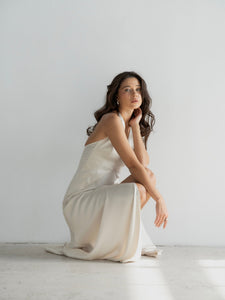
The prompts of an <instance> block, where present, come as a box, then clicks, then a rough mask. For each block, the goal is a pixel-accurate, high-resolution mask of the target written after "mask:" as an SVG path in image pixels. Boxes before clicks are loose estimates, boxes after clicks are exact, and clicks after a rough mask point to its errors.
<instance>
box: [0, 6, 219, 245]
mask: <svg viewBox="0 0 225 300" xmlns="http://www.w3.org/2000/svg"><path fill="white" fill-rule="evenodd" d="M224 30H225V2H224V1H222V0H212V1H209V0H208V1H207V0H204V1H203V0H202V1H198V0H197V1H189V0H186V1H176V0H171V1H167V0H162V1H156V0H155V1H153V0H148V1H144V0H140V1H131V0H123V1H121V0H116V1H115V0H114V1H105V0H92V1H82V0H77V1H46V0H42V1H28V0H27V1H25V0H21V1H13V0H12V1H6V0H5V1H0V39H1V40H0V41H1V47H0V59H1V62H0V63H1V65H0V80H1V81H0V82H1V89H0V93H1V94H0V97H1V110H0V132H1V161H0V163H1V168H0V172H1V189H0V197H1V206H0V241H1V242H65V241H68V240H69V230H68V228H67V225H66V223H65V221H64V217H63V214H62V200H63V196H64V194H65V191H66V189H67V187H68V185H69V183H70V180H71V179H72V177H73V175H74V173H75V171H76V168H77V166H78V163H79V159H80V156H81V153H82V150H83V145H84V143H85V141H86V139H87V135H86V129H87V127H88V126H90V125H94V124H95V119H94V115H93V113H94V111H95V110H97V109H98V108H100V107H101V106H102V105H103V103H104V99H105V94H106V91H107V89H106V86H107V84H109V83H110V82H111V80H112V79H113V77H114V76H115V75H117V74H118V73H120V72H123V71H131V70H132V71H136V72H137V73H139V74H140V75H141V76H143V78H144V79H145V81H146V83H147V86H148V89H149V93H150V95H151V97H152V99H153V105H152V108H151V109H152V111H153V113H154V114H155V116H156V124H155V127H154V132H153V133H152V134H151V135H150V138H149V140H148V153H149V155H150V164H149V167H150V168H151V169H152V171H153V172H154V173H155V175H156V179H157V188H158V190H159V191H160V192H161V194H162V195H163V196H164V199H165V201H166V203H167V208H168V212H169V221H168V225H167V227H166V229H163V228H162V226H161V227H160V228H157V227H155V226H154V220H155V201H154V200H152V199H151V200H150V202H148V204H147V205H146V206H145V208H144V210H143V212H142V214H143V221H144V224H145V226H146V229H147V231H148V233H149V235H150V237H151V238H152V240H153V242H154V243H155V244H157V245H211V246H212V245H215V246H224V245H225V240H224V238H223V235H224V232H223V228H224V227H225V215H224V209H225V197H224V186H225V180H224V168H225V159H224V153H225V142H224V130H225V118H224V113H225V90H224V86H225V59H224V53H225V40H224V38H223V36H224ZM123 174H124V177H125V176H128V175H129V173H128V170H127V169H124V170H123ZM121 180H123V178H121Z"/></svg>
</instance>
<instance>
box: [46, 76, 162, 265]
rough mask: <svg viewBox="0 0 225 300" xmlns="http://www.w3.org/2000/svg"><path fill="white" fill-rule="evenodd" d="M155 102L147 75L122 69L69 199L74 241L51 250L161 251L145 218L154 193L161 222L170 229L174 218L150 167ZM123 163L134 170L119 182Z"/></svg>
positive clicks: (79, 253)
mask: <svg viewBox="0 0 225 300" xmlns="http://www.w3.org/2000/svg"><path fill="white" fill-rule="evenodd" d="M151 102H152V100H151V98H150V96H149V94H148V91H147V87H146V83H145V81H144V79H143V78H141V76H140V75H138V74H137V73H135V72H123V73H120V74H118V75H117V76H116V77H115V78H114V79H113V80H112V83H111V84H110V85H108V91H107V95H106V103H105V104H104V106H103V107H102V108H101V109H99V110H97V111H96V112H95V114H94V115H95V118H96V120H97V123H96V124H95V125H94V126H93V128H92V130H91V127H89V128H88V129H87V134H88V136H89V137H88V139H87V141H86V143H85V145H84V150H83V153H82V156H81V159H80V162H79V165H78V168H77V171H76V173H75V175H74V177H73V178H72V180H71V182H70V185H69V187H68V189H67V191H66V194H65V197H64V200H63V214H64V217H65V219H66V222H67V224H68V226H69V229H70V234H71V242H70V243H65V244H64V246H60V247H48V248H46V251H48V252H52V253H55V254H59V255H65V256H69V257H73V258H77V259H84V260H94V259H107V260H112V261H118V262H123V263H124V262H132V261H137V260H139V259H140V258H141V255H147V256H153V257H155V256H157V255H158V254H159V253H160V254H161V252H162V250H158V249H157V248H156V246H155V245H154V244H153V243H152V241H151V239H150V237H149V236H148V235H147V233H146V231H145V228H144V225H143V223H142V220H141V210H142V208H143V207H144V205H145V204H146V203H147V201H148V200H149V199H150V197H152V198H153V199H154V200H155V201H156V219H155V226H157V227H160V226H161V225H162V224H163V228H165V227H166V225H167V220H168V219H167V217H168V212H167V208H166V204H165V201H164V199H163V197H162V195H161V194H160V193H159V191H158V190H157V189H156V179H155V175H154V174H153V172H152V171H151V170H150V169H149V168H148V167H147V165H148V164H149V156H148V153H147V150H146V149H147V146H146V145H147V139H148V137H149V134H150V132H151V131H152V128H153V125H154V123H155V117H154V115H153V113H152V112H151V111H150V106H151ZM149 116H151V124H150V125H149V123H148V118H149ZM131 131H132V132H131ZM122 166H126V167H127V168H128V169H129V171H130V173H131V175H130V176H128V177H127V178H126V179H124V180H123V181H122V182H119V174H120V170H121V167H122Z"/></svg>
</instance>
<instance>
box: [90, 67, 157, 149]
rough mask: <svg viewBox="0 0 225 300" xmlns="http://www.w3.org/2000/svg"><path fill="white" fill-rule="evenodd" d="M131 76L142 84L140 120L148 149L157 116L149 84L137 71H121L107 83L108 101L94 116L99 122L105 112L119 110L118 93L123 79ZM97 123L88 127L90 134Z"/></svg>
mask: <svg viewBox="0 0 225 300" xmlns="http://www.w3.org/2000/svg"><path fill="white" fill-rule="evenodd" d="M129 77H135V78H137V79H138V81H139V82H140V85H141V97H142V104H141V106H140V108H141V110H142V118H141V120H140V123H139V125H140V132H141V136H142V137H143V136H144V144H145V148H146V149H147V140H148V137H149V135H150V133H151V131H153V126H154V124H155V116H154V114H153V113H152V112H151V110H150V108H151V106H152V99H151V97H150V96H149V93H148V90H147V85H146V83H145V81H144V79H143V78H142V77H141V76H140V75H138V74H137V73H136V72H133V71H130V72H123V73H120V74H118V75H117V76H116V77H115V78H114V79H113V80H112V82H111V84H109V85H107V88H108V91H107V94H106V102H105V104H104V105H103V106H102V107H101V108H100V109H98V110H96V111H95V113H94V116H95V119H96V120H97V123H98V122H99V121H100V119H101V117H102V116H103V115H104V114H106V113H109V112H112V111H113V110H116V111H117V112H118V111H119V107H118V104H117V93H118V90H119V88H120V86H121V83H122V82H123V80H124V79H127V78H129ZM133 117H134V113H133V114H132V116H131V118H133ZM149 117H151V123H150V124H149ZM97 123H96V124H95V125H94V126H89V127H88V128H87V129H86V132H87V135H88V136H90V135H91V133H92V132H93V131H94V129H95V127H96V125H97Z"/></svg>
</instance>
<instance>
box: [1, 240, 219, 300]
mask: <svg viewBox="0 0 225 300" xmlns="http://www.w3.org/2000/svg"><path fill="white" fill-rule="evenodd" d="M47 245H49V244H0V270H1V273H0V299H1V300H2V299H17V300H20V299H22V300H25V299H27V300H33V299H35V300H36V299H37V300H39V299H44V300H48V299H54V300H55V299H60V300H67V299H68V300H69V299H91V300H108V299H110V300H111V299H113V300H122V299H123V300H126V299H129V300H137V299H138V300H145V299H155V300H158V299H160V300H175V299H178V300H186V299H190V300H197V299H198V300H209V299H210V300H222V299H225V248H217V247H163V246H160V247H159V249H163V253H162V254H161V255H160V256H158V257H157V258H154V257H146V256H143V257H142V259H141V261H140V262H138V263H137V262H135V263H126V264H121V263H118V262H110V261H107V260H95V261H84V260H77V259H72V258H67V257H64V256H58V255H54V254H51V253H47V252H45V250H44V247H45V246H47Z"/></svg>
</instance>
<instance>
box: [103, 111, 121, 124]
mask: <svg viewBox="0 0 225 300" xmlns="http://www.w3.org/2000/svg"><path fill="white" fill-rule="evenodd" d="M118 118H119V116H118V115H117V113H116V112H108V113H106V114H104V115H103V116H102V117H101V121H102V122H103V123H105V124H106V123H109V122H111V121H112V120H116V119H118Z"/></svg>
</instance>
